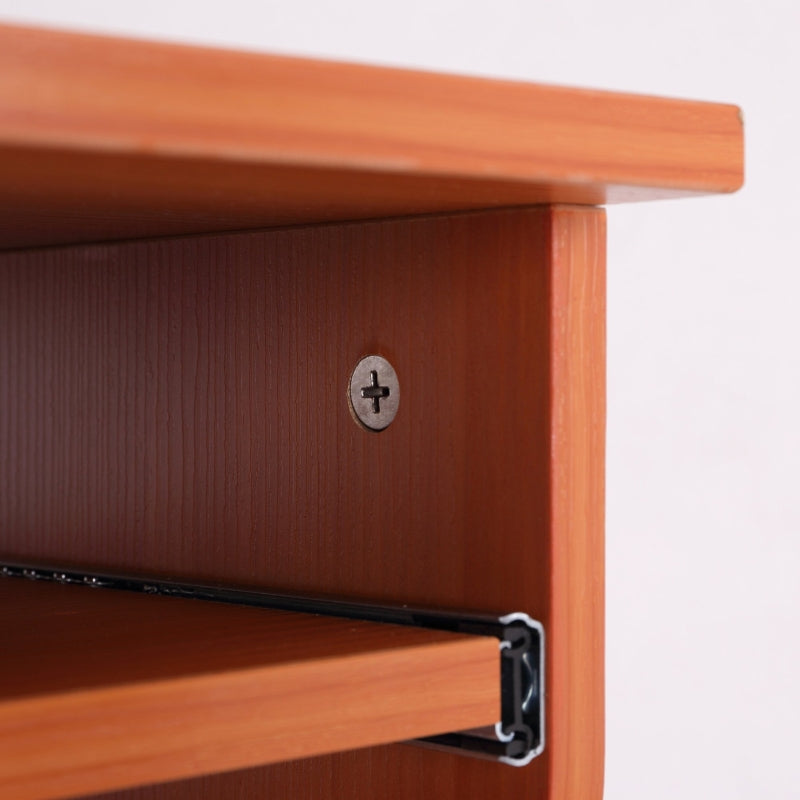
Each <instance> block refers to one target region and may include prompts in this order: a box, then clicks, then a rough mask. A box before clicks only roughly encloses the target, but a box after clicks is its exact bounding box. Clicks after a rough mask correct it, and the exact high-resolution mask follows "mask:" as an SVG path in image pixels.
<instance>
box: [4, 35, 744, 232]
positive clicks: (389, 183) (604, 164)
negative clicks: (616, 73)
mask: <svg viewBox="0 0 800 800" xmlns="http://www.w3.org/2000/svg"><path fill="white" fill-rule="evenodd" d="M742 161H743V139H742V123H741V117H740V113H739V110H738V109H737V108H736V107H734V106H729V105H718V104H712V103H697V102H687V101H680V100H668V99H663V98H654V97H640V96H634V95H625V94H614V93H610V92H599V91H585V90H576V89H567V88H555V87H547V86H536V85H529V84H523V83H514V82H510V81H497V80H483V79H478V78H463V77H457V76H451V75H432V74H427V73H422V72H413V71H407V70H396V69H380V68H375V67H366V66H357V65H352V64H342V63H331V62H323V61H312V60H303V59H292V58H282V57H274V56H265V55H257V54H252V53H240V52H230V51H228V52H226V51H220V50H211V49H204V48H190V47H180V46H175V45H169V44H156V43H150V42H139V41H129V40H124V39H112V38H101V37H96V36H85V35H79V34H73V33H69V34H67V33H61V32H52V31H42V30H34V29H28V28H19V27H9V26H5V27H0V246H4V247H23V246H30V245H50V244H63V243H66V242H79V241H99V240H106V239H119V238H141V237H143V236H156V235H159V236H162V235H168V234H189V233H200V232H208V231H222V230H236V229H246V228H258V227H265V226H275V225H286V224H297V223H314V222H323V221H335V220H348V219H365V218H376V217H388V216H398V215H409V214H420V213H431V212H442V211H457V210H468V209H479V208H490V207H499V206H518V205H530V204H538V203H581V204H591V205H597V204H602V203H607V202H611V203H614V202H621V201H630V200H644V199H657V198H663V197H674V196H679V195H686V194H693V193H695V194H696V193H708V192H730V191H734V190H735V189H737V188H738V187H739V186H740V185H741V182H742V175H743V167H742Z"/></svg>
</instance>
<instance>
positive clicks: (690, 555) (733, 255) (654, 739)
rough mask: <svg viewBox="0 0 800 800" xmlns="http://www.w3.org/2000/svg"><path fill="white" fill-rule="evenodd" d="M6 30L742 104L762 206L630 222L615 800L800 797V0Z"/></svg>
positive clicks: (37, 7) (425, 8)
mask: <svg viewBox="0 0 800 800" xmlns="http://www.w3.org/2000/svg"><path fill="white" fill-rule="evenodd" d="M0 17H4V18H6V19H7V20H24V21H30V22H42V23H48V24H53V25H69V26H74V27H83V28H87V29H95V30H101V31H111V32H114V31H118V32H123V33H129V34H136V35H142V36H148V37H163V38H173V39H179V40H187V41H195V42H210V43H219V44H227V45H234V46H246V47H250V48H255V49H264V50H272V51H284V52H289V53H297V54H310V55H320V56H330V57H335V58H343V59H350V60H359V61H369V62H377V63H388V64H398V65H407V66H417V67H423V68H433V69H439V70H449V71H457V72H465V73H476V74H483V75H493V76H503V77H513V78H522V79H527V80H532V81H539V82H552V83H564V84H575V85H579V86H591V87H599V88H608V89H621V90H630V91H639V92H648V93H653V94H664V95H672V96H679V97H681V96H682V97H691V98H698V99H707V100H720V101H729V102H735V103H737V104H739V105H741V106H742V107H743V108H744V110H745V115H746V122H747V173H748V174H747V185H746V188H745V190H744V191H743V192H742V193H741V194H739V195H736V196H733V197H721V198H711V199H695V200H683V201H678V202H675V201H673V202H664V203H654V204H642V205H636V206H617V207H612V208H611V209H610V213H609V237H610V242H609V268H610V272H609V379H610V382H609V420H608V421H609V429H608V433H609V438H608V445H609V449H608V655H607V668H608V680H607V687H608V721H607V731H608V748H607V780H606V787H607V788H606V797H607V798H610V799H611V800H629V799H630V800H641V799H642V798H647V799H648V800H660V798H664V800H674V799H675V798H678V797H680V798H703V800H705V798H725V799H726V800H728V799H730V800H733V799H734V798H748V799H749V798H769V799H770V800H772V799H773V798H796V797H800V758H798V756H797V755H796V750H797V749H798V748H797V746H798V744H800V735H798V733H797V716H798V713H799V712H800V688H799V687H800V684H799V682H798V673H800V669H798V664H797V662H798V657H799V656H800V647H799V646H798V623H799V622H800V580H799V579H798V576H800V505H799V503H800V500H799V495H800V425H798V422H797V415H798V413H800V358H799V357H798V346H799V345H800V322H798V318H799V315H798V313H797V306H798V304H799V301H800V269H799V268H800V258H799V257H798V253H797V246H796V244H795V241H794V239H795V238H796V236H795V235H794V230H793V226H798V225H800V200H798V191H799V190H800V187H798V185H797V184H798V183H800V181H798V178H800V157H799V156H798V153H800V79H798V76H799V75H800V55H798V54H799V53H800V47H798V43H797V40H798V38H799V35H800V3H798V0H792V1H791V2H790V0H760V2H755V0H728V1H727V2H725V0H693V1H692V2H690V1H689V0H675V1H674V2H671V3H659V4H655V3H647V2H642V0H606V2H598V1H597V0H574V1H573V2H571V3H558V2H533V1H531V2H527V3H526V2H520V1H519V0H497V2H495V3H493V4H490V3H488V2H484V3H477V2H465V0H461V2H458V1H457V0H447V1H446V2H436V1H435V0H427V2H420V0H411V1H408V0H407V1H406V2H402V3H383V4H381V3H379V2H376V0H337V2H336V3H332V2H330V3H323V2H321V0H316V1H315V0H284V2H281V3H275V2H256V0H226V2H224V3H217V4H211V3H208V4H198V3H197V2H189V0H172V2H167V0H159V1H158V2H154V1H153V0H146V1H145V0H139V2H136V3H133V2H111V0H91V2H90V1H89V0H69V2H66V0H25V3H24V6H23V5H22V4H21V3H20V0H16V2H10V0H0Z"/></svg>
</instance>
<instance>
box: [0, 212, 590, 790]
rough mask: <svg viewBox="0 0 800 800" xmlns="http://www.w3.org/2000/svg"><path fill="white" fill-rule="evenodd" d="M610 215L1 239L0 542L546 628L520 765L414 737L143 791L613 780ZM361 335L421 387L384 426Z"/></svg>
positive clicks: (586, 784) (13, 550) (579, 786)
mask: <svg viewBox="0 0 800 800" xmlns="http://www.w3.org/2000/svg"><path fill="white" fill-rule="evenodd" d="M604 220H605V218H604V213H603V212H602V211H601V210H598V209H591V208H583V209H581V208H567V207H555V208H544V207H542V208H531V209H520V210H509V211H494V212H485V213H475V214H463V215H453V216H444V217H431V218H417V219H400V220H395V221H383V222H374V223H357V224H346V225H332V226H319V227H310V228H302V229H288V230H281V231H272V232H267V233H249V234H235V235H232V234H229V235H220V236H209V237H204V238H195V239H177V240H162V241H151V242H135V243H128V244H120V245H113V246H82V247H75V248H65V249H59V250H42V251H37V252H30V253H8V254H5V255H3V256H0V381H2V385H1V389H0V390H1V391H2V395H1V396H0V436H2V439H3V441H4V442H6V443H7V446H5V447H4V448H3V453H2V454H0V493H1V494H0V554H3V555H5V556H6V557H8V558H14V559H16V560H27V561H34V562H35V561H42V560H45V561H48V562H53V561H57V562H62V563H63V564H65V565H83V566H86V567H95V568H106V569H113V570H114V571H117V572H126V571H135V572H145V573H154V574H160V575H164V574H169V575H171V576H176V577H184V578H190V579H214V580H217V581H223V582H227V583H231V584H251V585H259V586H263V587H267V588H270V589H273V590H283V591H295V592H321V593H326V594H333V595H340V596H346V597H351V598H360V599H371V600H374V601H388V602H397V603H410V604H416V605H434V606H441V607H444V608H451V609H475V610H479V611H499V612H505V611H509V610H522V611H527V612H528V613H530V614H531V615H532V616H534V617H535V618H537V619H540V620H542V621H543V622H544V624H545V627H546V633H547V647H548V651H547V652H548V655H547V677H548V695H547V702H548V723H547V737H548V741H547V746H546V750H545V753H544V755H543V756H540V757H539V758H537V759H535V760H534V761H533V763H532V764H531V765H530V766H529V767H526V768H524V769H513V768H509V767H504V766H502V765H497V764H493V763H489V762H481V761H472V760H467V759H463V758H458V757H455V756H451V755H448V754H444V753H437V752H429V751H423V750H420V749H418V748H411V747H403V746H397V747H390V748H388V749H370V750H366V751H363V752H357V753H348V754H343V755H339V756H330V757H325V758H322V759H313V760H311V761H302V762H297V763H293V764H288V765H277V766H274V767H269V768H266V769H263V770H258V771H255V772H246V773H237V774H236V775H233V776H228V777H220V778H215V779H209V780H208V781H204V782H201V783H189V784H186V785H185V786H184V788H182V789H179V788H176V787H170V789H169V792H170V793H169V794H168V795H164V794H163V792H165V791H167V790H166V789H152V790H147V791H144V790H143V794H141V795H139V796H169V797H195V796H198V795H197V792H199V791H200V790H201V789H202V791H203V792H207V796H209V797H228V796H250V795H251V794H252V796H259V795H261V794H264V793H267V794H268V795H271V796H285V795H287V794H289V793H291V794H292V795H294V796H297V797H315V796H320V795H321V794H329V795H330V796H337V797H341V796H353V797H355V796H358V797H392V796H394V797H398V798H399V797H403V796H405V797H411V796H414V797H418V796H421V795H423V794H425V795H431V796H433V795H435V796H437V797H442V798H449V797H452V798H455V797H469V796H484V795H486V794H491V796H500V797H504V796H508V797H515V796H520V795H522V796H527V797H534V798H546V797H548V798H564V797H581V798H591V797H599V796H600V793H601V785H602V741H603V716H602V712H603V698H602V678H603V674H602V669H603V649H602V637H603V572H602V564H603V499H602V498H603V463H604V453H603V432H604V377H603V375H604V349H603V348H604V303H605V297H604V258H605V254H604V253H605V228H604V225H605V222H604ZM371 352H378V353H381V354H383V355H384V356H386V357H387V358H389V360H390V361H391V362H392V363H393V365H394V366H395V368H396V370H397V374H398V376H399V380H400V385H401V392H402V401H401V406H400V411H399V414H398V416H397V419H396V420H395V422H394V423H393V424H392V425H391V427H389V428H388V429H387V430H385V431H384V432H382V433H380V434H373V433H368V432H366V431H364V430H363V429H361V428H360V427H359V426H357V425H356V424H355V423H354V422H353V420H352V419H351V417H350V413H349V410H348V406H347V399H346V390H347V382H348V378H349V375H350V372H351V370H352V368H353V367H354V365H355V363H356V362H357V360H358V358H359V357H360V356H362V355H364V354H366V353H371Z"/></svg>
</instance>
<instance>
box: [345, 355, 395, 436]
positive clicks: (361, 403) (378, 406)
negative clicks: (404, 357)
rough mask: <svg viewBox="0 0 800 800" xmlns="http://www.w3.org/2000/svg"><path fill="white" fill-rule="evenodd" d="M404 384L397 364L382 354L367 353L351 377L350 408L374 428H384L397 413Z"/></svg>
mask: <svg viewBox="0 0 800 800" xmlns="http://www.w3.org/2000/svg"><path fill="white" fill-rule="evenodd" d="M399 405H400V383H399V382H398V380H397V373H396V372H395V371H394V367H392V365H391V364H390V363H389V362H388V361H387V360H386V359H385V358H382V357H381V356H365V357H364V358H362V359H361V361H359V362H358V364H356V368H355V369H354V370H353V374H352V375H351V376H350V408H351V409H352V411H353V414H354V416H355V417H356V419H357V420H358V421H359V422H360V423H361V424H362V425H363V426H364V427H365V428H369V430H371V431H382V430H383V429H384V428H386V427H388V426H389V425H390V424H391V423H392V420H393V419H394V418H395V415H396V414H397V408H398V406H399Z"/></svg>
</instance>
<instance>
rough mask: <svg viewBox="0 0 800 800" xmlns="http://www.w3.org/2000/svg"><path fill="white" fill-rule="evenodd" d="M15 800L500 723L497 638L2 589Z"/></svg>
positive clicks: (8, 775) (119, 595)
mask: <svg viewBox="0 0 800 800" xmlns="http://www.w3.org/2000/svg"><path fill="white" fill-rule="evenodd" d="M0 637H2V641H3V642H4V654H3V658H2V659H1V660H0V796H2V797H9V798H12V797H13V798H15V800H23V798H45V797H47V798H56V797H59V798H60V797H72V796H74V795H76V794H79V793H88V792H97V791H100V790H108V789H115V788H120V787H125V786H135V785H140V784H143V783H153V782H157V781H164V780H172V779H175V778H182V777H190V776H196V775H204V774H207V773H212V772H217V771H220V770H225V769H233V768H237V767H244V766H252V765H254V764H255V765H261V764H269V763H272V762H275V761H286V760H289V759H295V758H299V757H302V756H309V755H317V754H320V753H327V752H334V751H337V750H347V749H350V748H359V747H364V746H366V745H373V744H382V743H385V742H391V741H397V740H403V739H408V738H414V737H417V736H427V735H432V734H437V733H445V732H448V731H453V730H464V729H468V728H473V727H477V726H481V725H492V724H494V723H495V722H497V721H498V719H499V717H500V681H499V647H498V641H497V639H494V638H491V637H488V638H486V637H480V636H464V635H459V634H453V633H446V632H441V631H430V630H421V629H418V628H412V627H403V626H396V625H382V624H377V623H368V622H359V621H352V620H342V619H334V618H330V617H319V616H314V615H311V614H297V613H289V612H281V611H270V610H267V609H261V608H258V609H255V608H244V607H241V606H230V605H226V604H220V603H209V602H203V601H199V600H182V599H178V598H169V597H150V596H147V595H140V594H136V593H129V592H120V591H113V590H108V589H90V588H85V587H80V586H59V585H56V584H46V583H37V584H34V583H32V582H29V581H25V580H24V579H20V578H7V579H2V578H0Z"/></svg>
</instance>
